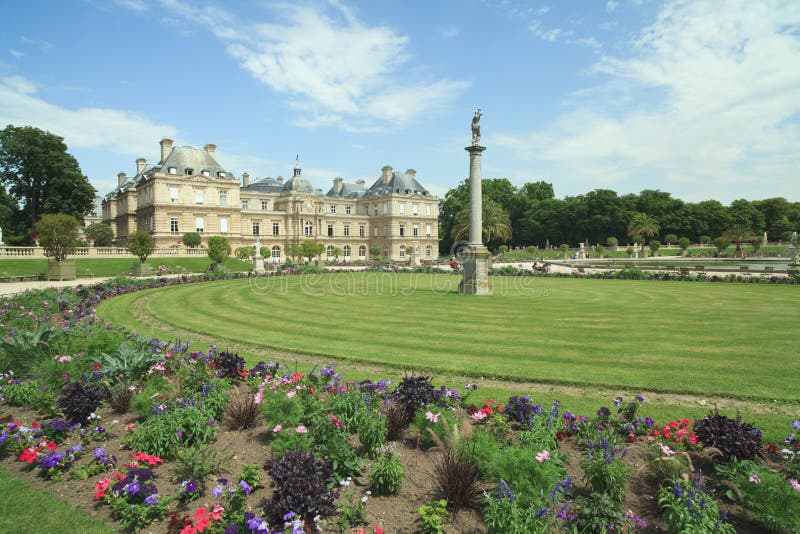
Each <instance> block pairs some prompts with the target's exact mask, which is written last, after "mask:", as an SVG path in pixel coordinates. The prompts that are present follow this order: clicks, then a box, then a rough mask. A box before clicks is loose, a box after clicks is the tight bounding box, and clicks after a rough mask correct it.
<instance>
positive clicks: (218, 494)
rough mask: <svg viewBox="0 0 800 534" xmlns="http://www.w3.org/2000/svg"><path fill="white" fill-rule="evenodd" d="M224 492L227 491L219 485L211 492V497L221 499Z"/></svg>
mask: <svg viewBox="0 0 800 534" xmlns="http://www.w3.org/2000/svg"><path fill="white" fill-rule="evenodd" d="M223 491H225V488H224V487H223V486H222V485H221V484H217V485H216V486H214V489H212V490H211V495H213V496H214V497H215V498H217V499H219V498H220V497H222V492H223Z"/></svg>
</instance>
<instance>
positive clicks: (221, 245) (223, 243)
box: [208, 235, 231, 263]
mask: <svg viewBox="0 0 800 534" xmlns="http://www.w3.org/2000/svg"><path fill="white" fill-rule="evenodd" d="M230 255H231V242H230V241H228V240H227V239H225V238H224V237H222V236H219V235H215V236H211V237H209V238H208V257H209V258H210V259H211V261H213V262H214V263H225V260H226V259H228V256H230Z"/></svg>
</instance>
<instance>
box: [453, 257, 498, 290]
mask: <svg viewBox="0 0 800 534" xmlns="http://www.w3.org/2000/svg"><path fill="white" fill-rule="evenodd" d="M491 257H492V253H491V252H489V249H487V248H486V247H484V246H483V245H470V246H469V252H467V256H466V257H465V258H464V262H463V264H462V266H463V268H464V279H463V280H461V282H460V283H459V284H458V292H459V293H461V294H462V295H491V294H492V285H491V284H490V283H489V261H490V260H491Z"/></svg>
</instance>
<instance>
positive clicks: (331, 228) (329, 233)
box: [328, 224, 333, 237]
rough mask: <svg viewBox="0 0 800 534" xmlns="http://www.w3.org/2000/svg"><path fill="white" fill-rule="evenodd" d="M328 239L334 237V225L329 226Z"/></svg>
mask: <svg viewBox="0 0 800 534" xmlns="http://www.w3.org/2000/svg"><path fill="white" fill-rule="evenodd" d="M328 237H333V225H332V224H329V225H328Z"/></svg>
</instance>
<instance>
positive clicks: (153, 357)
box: [93, 342, 164, 383]
mask: <svg viewBox="0 0 800 534" xmlns="http://www.w3.org/2000/svg"><path fill="white" fill-rule="evenodd" d="M163 359H164V357H163V356H162V355H161V354H160V353H158V352H153V351H151V350H148V349H145V348H143V347H141V346H137V345H135V344H134V343H131V342H125V343H122V344H121V345H120V346H119V349H118V352H117V354H107V353H105V352H104V353H102V354H101V355H100V356H98V357H97V358H95V359H94V360H93V361H94V362H95V363H98V364H100V371H101V372H102V373H108V374H109V375H110V376H113V377H121V378H123V379H124V380H126V381H127V382H129V383H132V382H135V381H137V380H139V379H140V378H141V377H142V376H144V374H145V373H146V372H147V371H148V369H150V368H151V367H152V366H153V365H155V364H156V363H158V362H159V361H161V360H163Z"/></svg>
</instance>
